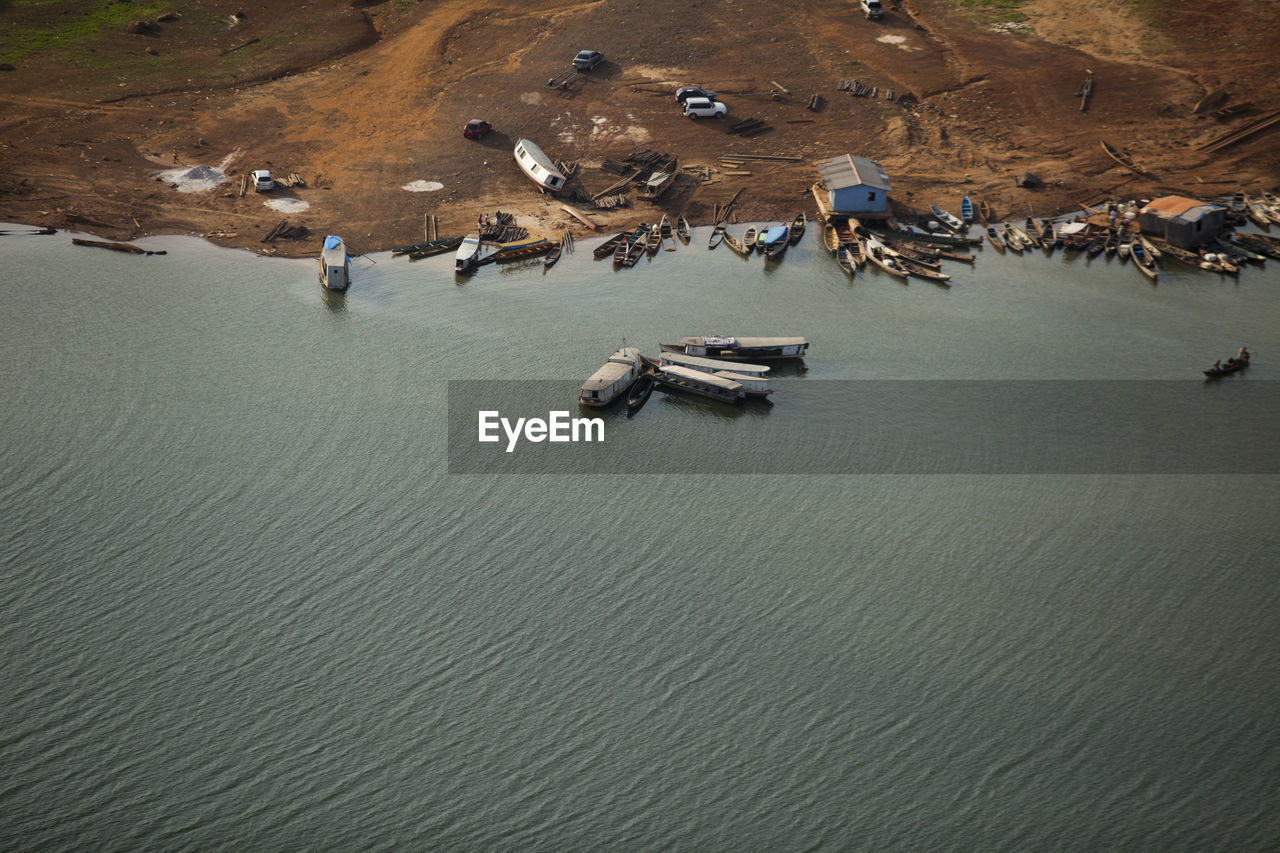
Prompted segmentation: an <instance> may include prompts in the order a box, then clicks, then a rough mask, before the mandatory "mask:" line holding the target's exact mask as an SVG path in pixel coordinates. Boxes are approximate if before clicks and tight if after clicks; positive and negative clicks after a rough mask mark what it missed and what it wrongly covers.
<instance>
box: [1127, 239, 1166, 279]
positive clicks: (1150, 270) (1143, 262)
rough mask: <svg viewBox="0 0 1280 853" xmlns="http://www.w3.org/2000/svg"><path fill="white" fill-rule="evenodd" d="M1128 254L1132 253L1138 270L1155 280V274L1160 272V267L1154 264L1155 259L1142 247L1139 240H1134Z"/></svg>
mask: <svg viewBox="0 0 1280 853" xmlns="http://www.w3.org/2000/svg"><path fill="white" fill-rule="evenodd" d="M1130 254H1132V255H1133V262H1134V264H1135V265H1136V266H1137V267H1138V271H1139V272H1141V273H1142V274H1143V275H1145V276H1146V277H1147V278H1149V279H1151V280H1152V281H1155V280H1156V276H1157V275H1159V274H1160V269H1159V267H1157V266H1156V259H1155V258H1153V257H1151V254H1150V253H1149V252H1148V251H1147V250H1146V249H1144V248H1143V247H1142V242H1141V241H1135V242H1134V244H1133V246H1132V248H1131V250H1130Z"/></svg>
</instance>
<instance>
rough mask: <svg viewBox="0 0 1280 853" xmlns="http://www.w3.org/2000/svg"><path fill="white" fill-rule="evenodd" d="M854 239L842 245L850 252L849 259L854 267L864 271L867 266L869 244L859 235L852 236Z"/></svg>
mask: <svg viewBox="0 0 1280 853" xmlns="http://www.w3.org/2000/svg"><path fill="white" fill-rule="evenodd" d="M851 237H852V239H851V240H849V241H848V242H846V243H842V244H841V245H843V246H845V247H846V248H848V250H849V258H850V260H852V261H853V264H854V266H856V267H857V268H858V269H862V268H863V267H865V266H866V265H867V244H866V242H865V241H864V240H863V239H862V237H861V236H860V235H858V234H856V233H855V234H852V235H851Z"/></svg>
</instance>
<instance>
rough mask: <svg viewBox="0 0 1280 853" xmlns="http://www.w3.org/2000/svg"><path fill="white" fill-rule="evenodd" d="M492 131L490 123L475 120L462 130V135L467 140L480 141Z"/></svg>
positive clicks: (479, 119)
mask: <svg viewBox="0 0 1280 853" xmlns="http://www.w3.org/2000/svg"><path fill="white" fill-rule="evenodd" d="M491 130H493V125H491V124H489V122H487V121H485V120H484V119H482V118H473V119H472V120H471V121H469V122H467V123H466V125H465V126H464V127H463V128H462V135H463V136H465V137H466V138H467V139H479V138H480V137H482V136H484V135H485V134H486V133H488V132H489V131H491Z"/></svg>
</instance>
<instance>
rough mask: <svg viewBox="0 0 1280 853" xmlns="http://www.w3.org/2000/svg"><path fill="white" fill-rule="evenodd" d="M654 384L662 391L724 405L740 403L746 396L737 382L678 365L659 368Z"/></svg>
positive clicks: (744, 390) (740, 384)
mask: <svg viewBox="0 0 1280 853" xmlns="http://www.w3.org/2000/svg"><path fill="white" fill-rule="evenodd" d="M654 382H655V383H656V385H657V387H658V388H660V389H662V390H663V391H683V392H686V393H689V394H697V395H699V396H702V397H710V398H711V399H713V400H720V401H722V402H725V403H740V402H742V401H743V400H744V399H745V398H746V396H747V391H746V388H744V387H743V385H742V383H741V382H738V381H737V380H734V379H730V378H728V377H727V376H718V375H716V374H714V373H704V372H703V371H701V370H694V369H693V368H690V367H681V366H680V365H678V364H667V365H663V366H662V367H659V368H658V372H657V373H656V374H654Z"/></svg>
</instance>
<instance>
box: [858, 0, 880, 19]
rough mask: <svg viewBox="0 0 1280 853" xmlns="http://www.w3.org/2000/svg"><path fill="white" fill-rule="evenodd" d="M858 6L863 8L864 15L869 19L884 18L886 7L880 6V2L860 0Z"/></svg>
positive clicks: (877, 0)
mask: <svg viewBox="0 0 1280 853" xmlns="http://www.w3.org/2000/svg"><path fill="white" fill-rule="evenodd" d="M858 5H859V6H860V7H861V8H862V14H864V15H866V16H867V17H868V18H872V19H875V18H883V17H884V6H882V5H880V0H860V2H859V3H858Z"/></svg>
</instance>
